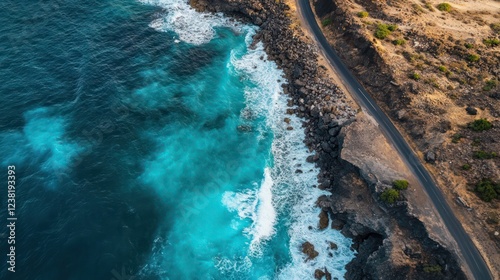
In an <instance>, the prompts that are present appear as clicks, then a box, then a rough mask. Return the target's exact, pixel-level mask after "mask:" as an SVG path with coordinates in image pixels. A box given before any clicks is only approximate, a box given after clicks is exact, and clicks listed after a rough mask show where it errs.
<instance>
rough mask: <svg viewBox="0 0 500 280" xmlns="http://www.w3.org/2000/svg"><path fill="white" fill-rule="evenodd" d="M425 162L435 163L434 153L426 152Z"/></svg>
mask: <svg viewBox="0 0 500 280" xmlns="http://www.w3.org/2000/svg"><path fill="white" fill-rule="evenodd" d="M425 161H427V162H429V163H434V162H436V153H435V152H433V151H427V153H425Z"/></svg>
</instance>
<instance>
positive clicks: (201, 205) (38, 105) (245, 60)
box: [0, 0, 354, 279]
mask: <svg viewBox="0 0 500 280" xmlns="http://www.w3.org/2000/svg"><path fill="white" fill-rule="evenodd" d="M0 8H2V9H0V23H1V24H0V30H1V33H0V34H1V36H2V37H3V40H0V50H1V52H0V61H1V62H2V67H1V68H0V77H1V80H2V81H3V83H2V84H1V85H0V91H1V93H2V94H1V98H2V104H8V106H2V114H0V124H1V126H0V128H1V132H0V149H1V151H2V154H3V157H2V159H1V163H2V166H4V167H5V166H6V165H12V164H15V165H16V169H17V170H18V178H19V179H18V182H17V183H18V185H19V187H18V189H17V199H18V217H19V222H18V228H17V234H18V235H17V240H18V241H19V242H18V247H17V248H18V249H17V250H18V252H19V256H18V263H17V269H18V271H17V272H16V274H15V275H14V276H15V277H14V278H12V277H13V275H10V274H7V272H6V270H5V269H2V272H1V273H2V274H1V275H0V278H2V279H11V278H12V279H123V278H125V277H124V276H134V277H136V278H135V279H312V278H313V274H314V270H315V269H316V268H324V267H327V268H328V270H329V271H330V272H331V273H332V275H333V276H334V277H339V279H341V278H342V275H343V274H344V273H345V269H344V267H345V265H346V264H347V262H349V261H350V260H351V259H352V257H353V256H354V253H353V252H352V251H351V250H350V249H349V247H350V245H351V242H350V240H348V239H346V238H344V237H343V236H342V235H341V234H340V233H339V232H336V231H333V230H326V231H318V230H316V229H315V227H316V225H317V223H318V217H317V216H318V214H319V209H316V208H315V207H314V202H315V200H316V198H317V197H318V196H319V195H321V194H323V192H322V191H320V190H318V189H316V188H313V187H312V186H313V185H315V183H316V180H315V178H316V175H317V170H316V169H315V168H314V166H312V165H311V164H309V163H306V162H305V158H306V157H307V155H308V152H307V151H306V149H305V147H304V145H303V144H302V139H303V131H302V130H301V122H300V120H299V119H297V118H294V117H292V118H291V119H292V120H291V124H290V126H292V127H293V128H294V129H293V130H287V129H286V128H287V126H289V125H287V124H286V123H284V121H283V119H284V118H285V117H290V116H285V114H284V112H285V109H286V96H284V95H283V94H282V92H281V86H280V84H281V83H283V82H285V79H284V78H283V77H282V72H281V71H280V70H278V69H277V68H276V65H275V64H274V63H273V62H270V61H267V59H266V55H265V53H264V52H263V48H262V46H261V45H257V47H256V48H255V49H250V48H249V45H250V43H251V37H252V34H254V33H255V31H256V29H255V28H254V27H251V26H246V25H242V24H238V23H235V22H233V21H231V20H229V19H227V18H224V17H222V16H221V15H208V14H200V13H197V12H195V11H193V10H192V9H190V8H189V7H188V6H187V4H186V3H184V2H183V1H178V0H171V1H144V2H136V1H111V0H110V1H58V2H54V3H51V4H48V3H45V2H38V3H36V4H29V5H27V4H26V3H23V1H16V2H13V1H12V2H4V3H3V4H1V5H0ZM296 169H301V170H302V171H303V172H302V173H296V172H295V171H296ZM5 170H6V168H5ZM1 215H2V216H1V217H0V218H1V220H5V218H4V215H5V214H4V213H3V212H2V213H1ZM305 241H309V242H311V243H313V244H314V245H315V247H316V250H317V251H318V252H319V253H320V254H319V256H318V257H317V258H316V259H315V260H313V261H307V262H305V256H304V255H303V254H302V253H301V252H300V246H301V244H302V243H303V242H305ZM329 241H333V242H335V243H336V244H337V245H338V249H336V250H331V249H329V243H328V242H329ZM5 245H6V244H1V246H2V247H1V248H0V249H2V250H6V247H5ZM3 265H4V264H3ZM125 279H126V278H125Z"/></svg>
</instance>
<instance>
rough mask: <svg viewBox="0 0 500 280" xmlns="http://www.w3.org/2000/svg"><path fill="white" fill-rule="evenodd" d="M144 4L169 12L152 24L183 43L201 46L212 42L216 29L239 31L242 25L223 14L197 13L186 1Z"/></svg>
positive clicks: (160, 0) (154, 0) (152, 0)
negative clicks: (176, 36) (172, 34)
mask: <svg viewBox="0 0 500 280" xmlns="http://www.w3.org/2000/svg"><path fill="white" fill-rule="evenodd" d="M139 1H140V2H142V3H144V4H149V5H154V6H159V7H162V8H165V9H166V10H167V11H168V12H167V14H165V15H160V17H159V18H157V19H156V20H154V21H153V22H151V23H150V25H149V26H150V27H151V28H154V29H156V30H158V31H172V32H175V33H176V34H177V35H178V36H179V39H180V40H181V41H184V42H186V43H190V44H194V45H200V44H204V43H208V42H210V40H212V39H213V38H214V36H215V28H216V27H230V28H233V29H235V30H238V29H239V28H240V27H241V26H242V25H240V24H237V23H236V22H234V21H231V20H229V19H228V18H225V17H223V16H222V14H210V13H199V12H196V11H195V10H194V9H193V8H191V6H189V4H188V3H187V1H185V0H139Z"/></svg>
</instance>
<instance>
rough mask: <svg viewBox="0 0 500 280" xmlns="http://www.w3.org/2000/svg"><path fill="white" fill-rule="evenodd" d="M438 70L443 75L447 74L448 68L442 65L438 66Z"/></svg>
mask: <svg viewBox="0 0 500 280" xmlns="http://www.w3.org/2000/svg"><path fill="white" fill-rule="evenodd" d="M438 69H439V71H441V72H443V73H446V72H448V68H446V66H443V65H441V66H439V67H438Z"/></svg>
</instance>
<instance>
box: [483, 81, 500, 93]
mask: <svg viewBox="0 0 500 280" xmlns="http://www.w3.org/2000/svg"><path fill="white" fill-rule="evenodd" d="M496 86H497V80H494V79H491V80H488V81H486V85H485V86H484V87H483V90H484V91H489V90H492V89H494V88H495V87H496Z"/></svg>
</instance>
